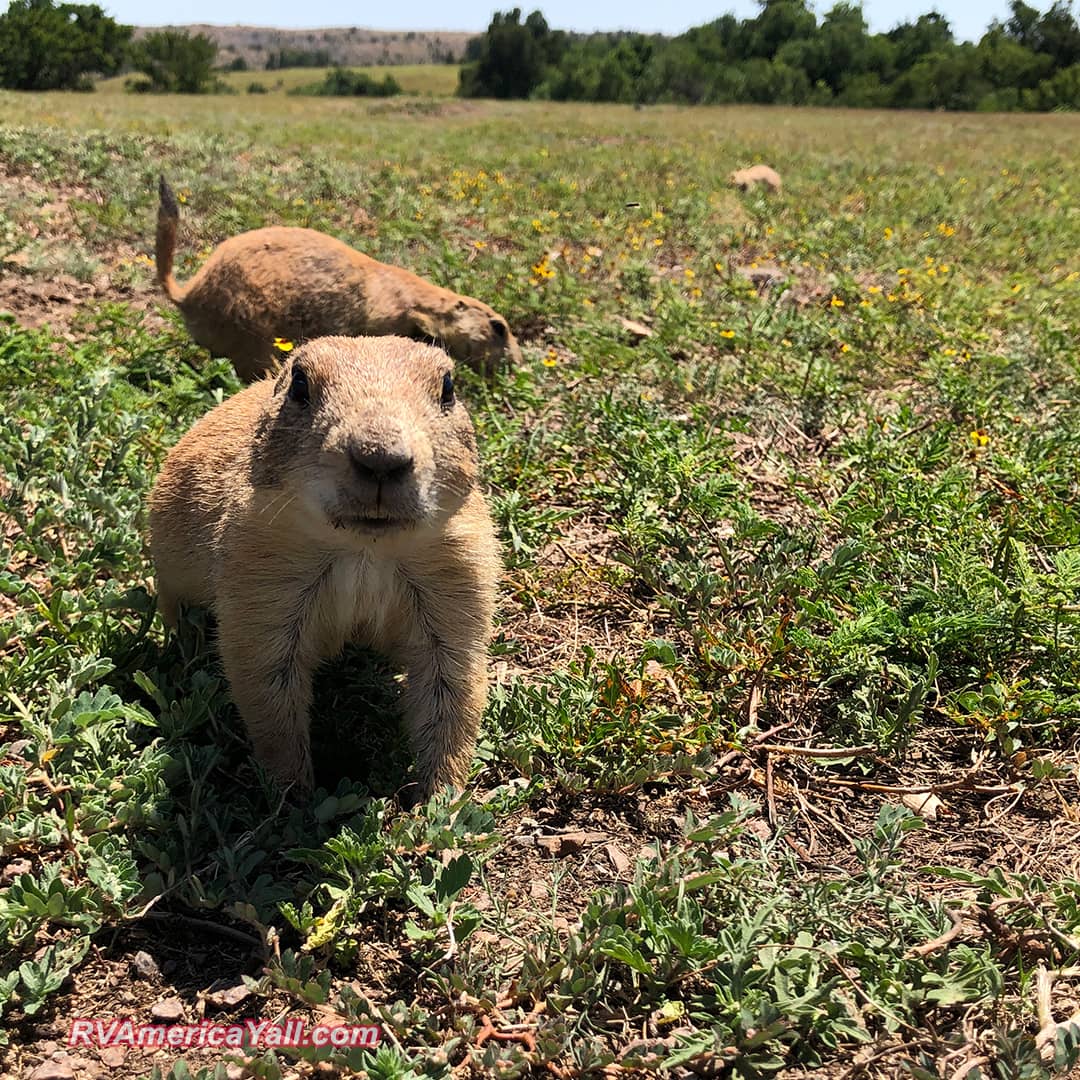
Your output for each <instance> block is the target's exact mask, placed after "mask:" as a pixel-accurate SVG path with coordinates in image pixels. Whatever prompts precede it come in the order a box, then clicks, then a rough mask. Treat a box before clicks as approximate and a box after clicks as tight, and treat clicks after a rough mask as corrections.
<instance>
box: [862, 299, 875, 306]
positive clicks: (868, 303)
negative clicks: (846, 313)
mask: <svg viewBox="0 0 1080 1080" xmlns="http://www.w3.org/2000/svg"><path fill="white" fill-rule="evenodd" d="M859 307H873V304H871V303H870V301H869V300H860V301H859Z"/></svg>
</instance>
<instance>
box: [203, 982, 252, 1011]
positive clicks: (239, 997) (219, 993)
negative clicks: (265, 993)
mask: <svg viewBox="0 0 1080 1080" xmlns="http://www.w3.org/2000/svg"><path fill="white" fill-rule="evenodd" d="M249 997H251V991H250V990H249V989H248V988H247V987H246V986H245V985H244V984H243V983H237V985H236V986H230V987H229V988H228V989H227V990H215V991H214V993H212V994H207V995H206V1000H207V1001H208V1002H209V1003H210V1004H211V1005H217V1006H218V1008H221V1009H232V1008H235V1007H236V1006H237V1005H240V1004H242V1003H243V1002H245V1001H247V999H248V998H249Z"/></svg>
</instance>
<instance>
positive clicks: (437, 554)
mask: <svg viewBox="0 0 1080 1080" xmlns="http://www.w3.org/2000/svg"><path fill="white" fill-rule="evenodd" d="M452 371H453V362H452V360H451V358H450V357H449V356H448V355H447V354H446V353H445V352H444V351H443V350H441V349H438V348H435V347H433V346H430V345H425V344H422V343H420V342H416V341H411V340H407V339H405V338H400V337H380V338H370V337H368V338H342V337H328V338H322V339H318V340H315V341H310V342H308V343H306V344H305V345H304V346H303V347H301V348H299V349H297V350H295V351H294V352H293V353H292V354H291V355H290V357H289V358H288V359H287V360H286V362H285V363H284V365H283V367H282V370H281V371H280V372H279V373H278V375H277V376H276V378H274V379H261V380H259V381H258V382H257V383H255V384H254V385H252V386H249V387H247V388H245V389H244V390H242V391H241V392H240V393H238V394H236V395H235V396H234V397H232V398H230V399H228V400H227V401H225V402H224V404H222V405H219V406H218V407H217V408H216V409H214V410H213V411H212V412H210V413H208V414H207V415H206V416H204V417H203V418H202V419H201V420H199V421H198V423H196V424H195V425H194V427H192V428H191V430H190V431H188V433H187V434H186V435H185V436H184V437H183V438H182V439H181V440H180V441H179V442H178V443H177V445H176V446H175V447H174V448H173V449H172V451H171V452H170V453H169V455H168V457H167V458H166V460H165V464H164V466H163V468H162V470H161V474H160V475H159V477H158V479H157V482H156V484H155V485H154V489H153V492H152V493H151V496H150V530H151V540H150V548H151V553H152V555H153V559H154V563H155V567H156V571H157V589H158V605H159V608H160V610H161V612H162V615H163V616H164V619H165V621H166V623H167V624H170V625H173V626H175V624H176V620H177V614H178V605H179V604H180V603H188V604H193V605H200V606H205V607H208V608H210V609H211V610H212V611H213V613H214V614H215V615H216V617H217V623H218V647H219V649H220V652H221V657H222V661H223V665H224V669H225V674H226V677H227V678H228V681H229V686H230V689H231V692H232V697H233V700H234V702H235V703H236V706H237V708H238V710H239V712H240V715H241V717H242V718H243V721H244V724H245V726H246V728H247V730H248V733H249V735H250V737H251V741H252V743H253V744H254V748H255V753H256V755H257V757H258V758H259V760H260V761H261V762H262V763H263V764H264V765H265V766H266V767H267V768H268V769H269V770H270V771H271V772H272V773H273V774H274V776H275V777H277V778H278V779H279V780H280V781H281V782H282V783H284V784H295V785H297V787H298V788H299V789H301V790H307V789H310V787H311V786H312V783H313V779H312V761H311V750H310V743H309V738H308V724H309V717H308V712H309V709H310V706H311V699H312V675H313V673H314V671H315V668H316V667H317V665H318V664H319V662H320V661H321V660H323V659H325V658H328V657H331V656H333V655H335V654H337V653H338V652H339V651H340V650H341V648H342V647H343V646H344V644H345V643H346V642H348V641H356V642H358V643H360V644H365V645H368V646H370V647H372V648H374V649H377V650H379V651H381V652H383V653H384V654H386V655H388V656H389V657H390V659H391V660H392V661H393V662H395V663H397V664H399V665H400V666H401V667H402V668H403V669H404V670H405V671H406V673H407V684H406V689H405V692H404V695H403V708H404V716H405V722H406V725H407V728H408V732H409V736H410V740H411V743H412V748H413V751H414V752H415V755H416V761H417V772H418V776H419V780H420V786H421V788H422V790H423V792H424V793H425V794H429V793H430V792H432V791H433V790H435V789H436V788H437V787H439V786H441V785H443V784H446V783H450V784H454V785H457V786H460V785H462V784H464V782H465V780H466V778H467V775H468V770H469V764H470V762H471V760H472V752H473V745H474V742H475V739H476V731H477V726H478V724H479V722H480V716H481V712H482V711H483V708H484V704H485V701H486V698H487V646H488V640H489V637H490V633H491V625H492V618H493V613H494V606H495V590H496V582H497V578H498V575H499V572H500V562H499V554H498V548H497V543H496V539H495V532H494V529H493V526H492V522H491V517H490V514H489V512H488V507H487V503H486V502H485V500H484V496H483V494H482V493H481V491H480V489H479V487H478V480H477V472H478V463H477V452H476V439H475V435H474V433H473V428H472V423H471V421H470V420H469V416H468V414H467V413H466V411H465V407H464V406H463V405H462V403H461V402H460V401H458V400H457V399H456V398H455V396H454V384H453V374H452Z"/></svg>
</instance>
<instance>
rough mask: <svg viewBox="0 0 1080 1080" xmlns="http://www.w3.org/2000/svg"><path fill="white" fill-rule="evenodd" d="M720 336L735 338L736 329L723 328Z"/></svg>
mask: <svg viewBox="0 0 1080 1080" xmlns="http://www.w3.org/2000/svg"><path fill="white" fill-rule="evenodd" d="M720 336H721V337H726V338H733V337H734V336H735V331H734V330H721V331H720Z"/></svg>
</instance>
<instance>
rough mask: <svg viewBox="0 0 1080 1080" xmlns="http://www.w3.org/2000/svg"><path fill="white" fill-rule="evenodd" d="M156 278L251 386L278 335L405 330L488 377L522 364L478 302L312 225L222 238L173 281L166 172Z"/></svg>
mask: <svg viewBox="0 0 1080 1080" xmlns="http://www.w3.org/2000/svg"><path fill="white" fill-rule="evenodd" d="M160 195H161V203H160V206H159V207H158V224H157V244H156V255H157V277H158V282H159V284H160V285H161V287H162V288H163V289H164V290H165V292H166V293H167V294H168V296H169V299H170V300H172V302H173V303H174V304H176V306H177V307H178V308H179V309H180V313H181V314H182V315H183V317H184V322H185V324H186V325H187V328H188V330H189V332H190V333H191V336H192V337H193V338H194V339H195V340H196V341H197V342H198V343H199V344H200V345H202V346H203V347H204V348H206V349H209V350H210V352H211V353H213V354H214V355H215V356H227V357H228V358H229V359H230V360H231V361H232V362H233V364H234V365H235V367H236V372H237V374H238V375H239V376H240V378H241V379H243V380H244V381H245V382H251V381H252V380H254V379H257V378H260V377H261V376H263V375H266V374H268V373H270V372H273V371H274V370H276V368H277V365H278V363H279V362H280V360H281V354H280V353H279V352H278V351H277V350H276V349H275V347H274V339H275V338H285V339H287V340H289V341H294V342H302V341H307V340H310V339H311V338H317V337H323V336H327V335H336V334H341V335H345V336H350V337H352V336H359V335H369V334H370V335H382V334H400V335H401V336H402V337H411V338H415V339H417V340H434V341H437V342H438V343H439V344H440V345H442V346H443V347H444V348H445V349H446V350H447V351H448V352H449V353H450V355H451V356H453V357H455V358H456V359H457V360H460V361H461V362H462V363H466V364H468V365H469V366H470V367H474V368H476V369H477V370H478V371H480V372H482V373H486V372H489V371H491V370H493V369H494V368H495V367H497V366H499V365H501V364H504V363H506V362H510V363H514V364H516V363H520V361H521V352H520V350H519V348H518V344H517V342H516V341H515V340H514V336H513V334H511V333H510V328H509V327H508V326H507V324H506V320H505V319H504V318H503V317H502V316H501V315H500V314H499V313H498V312H496V311H494V310H493V309H492V308H490V307H488V305H487V304H485V303H484V302H483V301H481V300H476V299H474V298H473V297H471V296H461V295H459V294H458V293H455V292H451V291H450V290H449V289H443V288H441V287H440V286H438V285H433V284H432V283H431V282H429V281H425V280H424V279H423V278H420V277H417V275H416V274H412V273H410V272H409V271H408V270H403V269H401V267H398V266H389V265H387V264H386V263H381V262H377V261H376V260H375V259H372V258H369V257H368V256H367V255H363V254H361V253H360V252H359V251H355V250H353V249H352V248H351V247H349V246H348V245H347V244H343V243H342V242H341V241H340V240H335V239H334V238H333V237H332V236H327V235H326V234H325V233H320V232H316V231H315V230H314V229H297V228H285V227H272V228H266V229H255V230H253V231H252V232H246V233H241V234H240V235H239V236H234V237H231V238H230V239H228V240H226V241H225V242H224V243H222V244H220V245H219V246H218V247H217V248H215V249H214V251H213V252H212V253H211V254H210V257H209V258H208V259H207V260H206V262H205V263H204V264H203V266H202V267H201V268H200V270H199V272H198V273H197V274H196V275H195V276H194V277H193V278H192V279H191V280H190V281H189V282H187V283H186V284H183V285H182V284H180V283H178V282H177V280H176V278H175V277H173V270H172V268H173V255H174V252H175V249H176V232H177V226H178V223H179V208H178V207H177V205H176V199H175V198H174V197H173V194H172V191H171V190H170V189H169V185H168V184H167V183H166V182H165V180H164V178H162V180H161V183H160Z"/></svg>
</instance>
